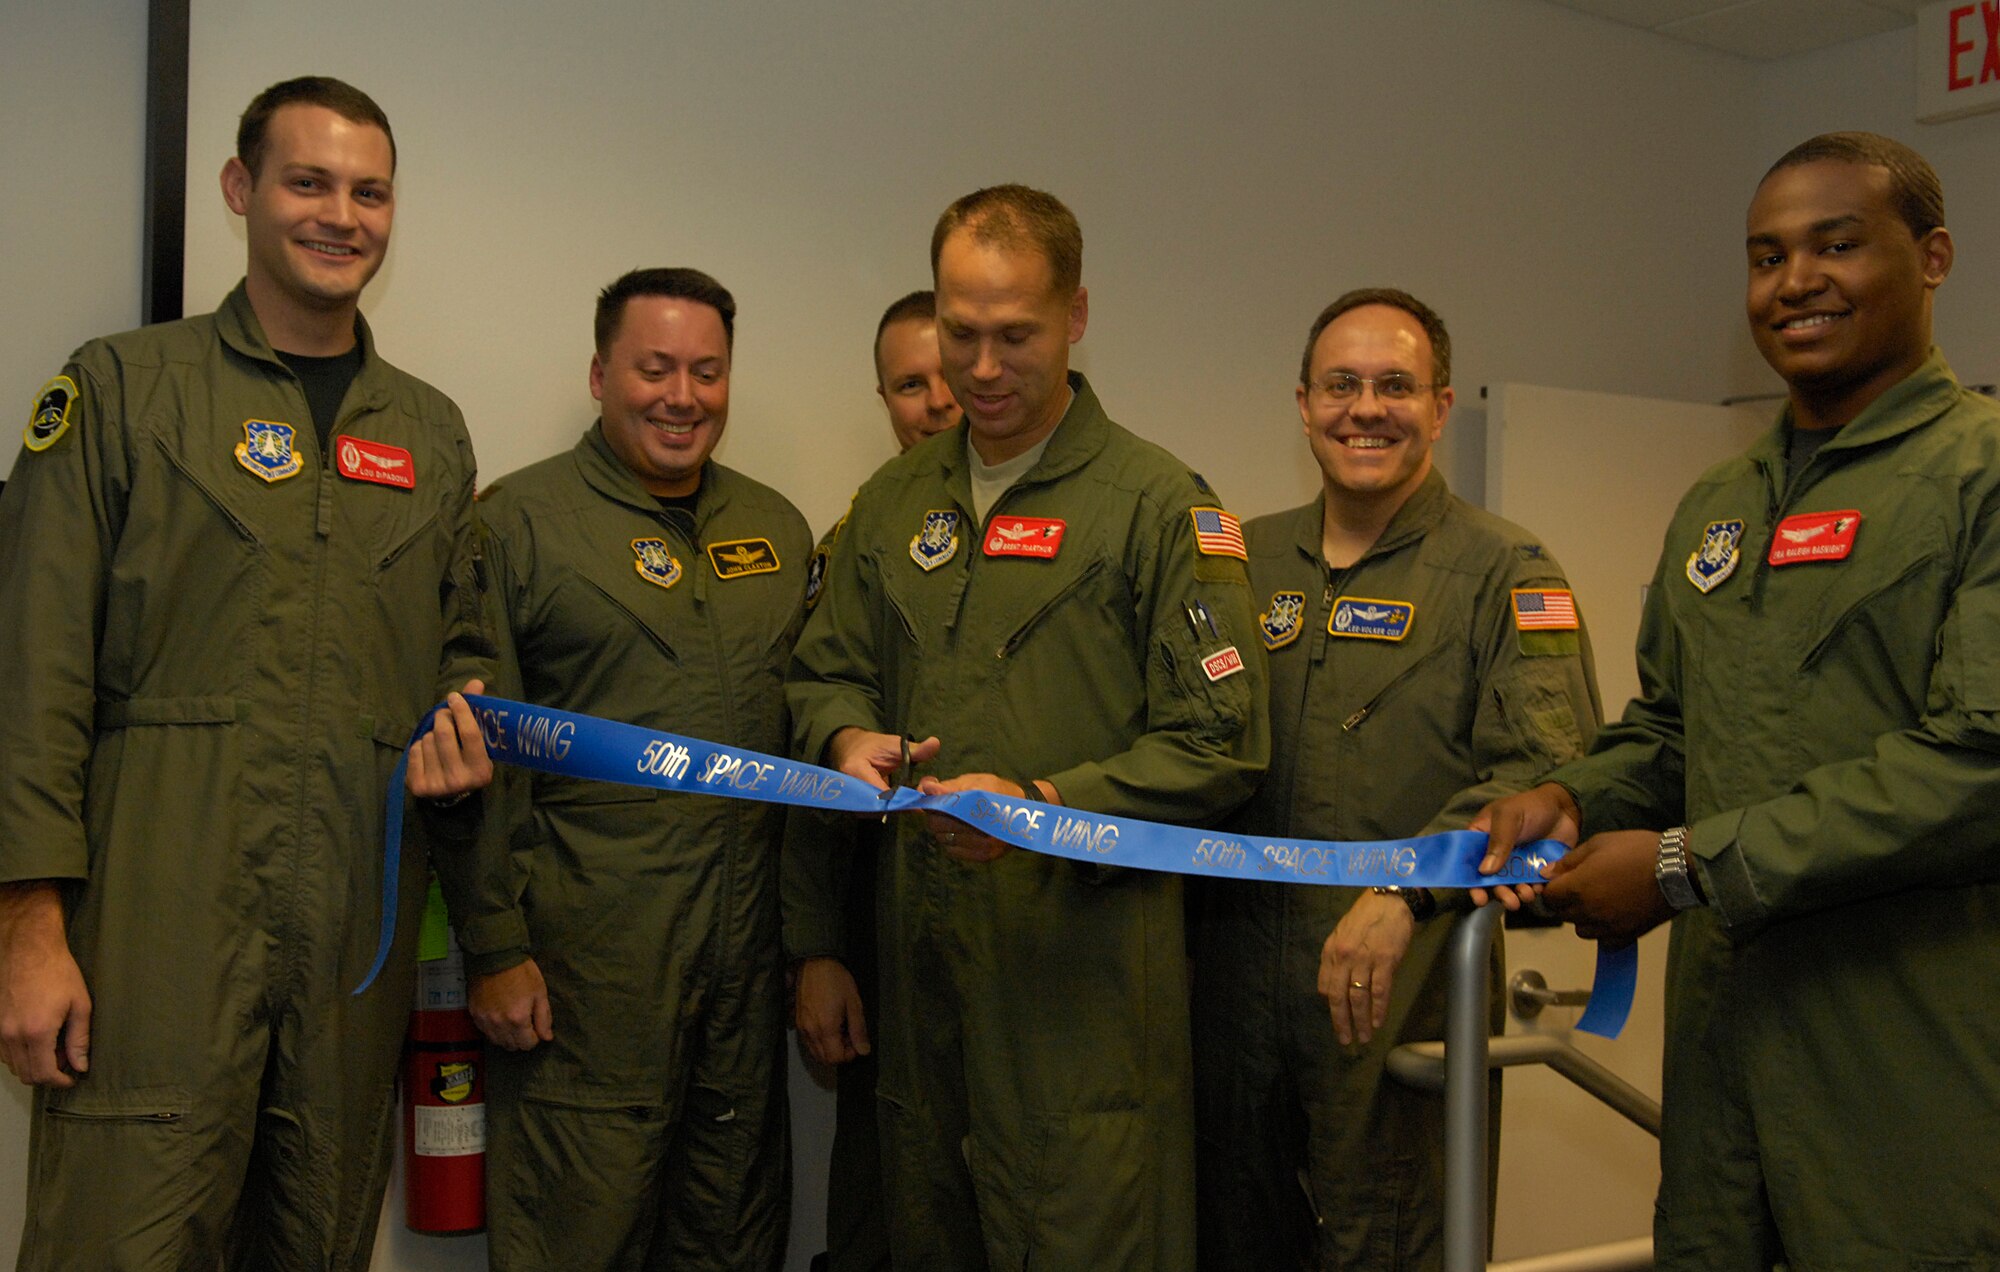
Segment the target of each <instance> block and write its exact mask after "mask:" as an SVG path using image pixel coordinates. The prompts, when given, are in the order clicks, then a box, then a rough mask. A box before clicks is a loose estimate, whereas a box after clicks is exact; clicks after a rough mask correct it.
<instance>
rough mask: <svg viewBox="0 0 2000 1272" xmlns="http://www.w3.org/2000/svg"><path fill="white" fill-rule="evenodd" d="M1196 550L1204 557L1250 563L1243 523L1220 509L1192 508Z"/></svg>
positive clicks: (1191, 514)
mask: <svg viewBox="0 0 2000 1272" xmlns="http://www.w3.org/2000/svg"><path fill="white" fill-rule="evenodd" d="M1188 515H1189V516H1190V517H1193V518H1194V548H1195V551H1197V552H1199V553H1201V554H1202V555H1203V556H1232V557H1235V558H1236V559H1237V560H1239V561H1248V560H1249V559H1250V551H1249V549H1248V548H1246V547H1245V546H1244V545H1243V523H1242V522H1241V521H1238V520H1237V519H1236V518H1235V517H1234V516H1233V515H1231V514H1230V513H1227V512H1224V511H1223V510H1222V509H1220V508H1192V509H1189V510H1188Z"/></svg>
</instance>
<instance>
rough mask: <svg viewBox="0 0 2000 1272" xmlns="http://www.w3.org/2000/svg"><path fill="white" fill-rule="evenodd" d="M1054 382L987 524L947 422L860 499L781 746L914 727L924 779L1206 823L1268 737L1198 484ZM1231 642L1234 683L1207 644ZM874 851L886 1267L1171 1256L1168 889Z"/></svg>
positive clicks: (1243, 622) (898, 827)
mask: <svg viewBox="0 0 2000 1272" xmlns="http://www.w3.org/2000/svg"><path fill="white" fill-rule="evenodd" d="M1070 386H1071V388H1072V389H1073V390H1074V392H1075V395H1076V397H1075V401H1074V402H1073V403H1072V404H1071V406H1070V408H1069V410H1068V413H1067V414H1066V415H1065V416H1064V419H1063V421H1062V423H1061V424H1060V425H1059V427H1058V428H1057V429H1056V431H1055V433H1054V434H1053V435H1052V437H1051V439H1050V441H1049V443H1048V448H1047V450H1046V451H1045V452H1044V453H1043V455H1042V457H1041V459H1040V460H1039V461H1038V462H1037V463H1036V464H1035V466H1034V467H1033V468H1032V469H1031V470H1029V472H1028V473H1027V474H1026V475H1025V476H1024V477H1022V478H1021V479H1020V481H1019V482H1018V483H1017V484H1015V485H1014V486H1013V487H1012V488H1011V489H1009V490H1008V491H1007V492H1006V493H1005V494H1004V495H1002V496H1001V498H1000V500H999V501H998V502H997V503H996V504H995V505H994V506H993V508H992V509H991V510H990V513H989V516H988V519H987V523H986V527H985V528H981V527H979V526H975V525H974V524H972V517H971V513H970V511H969V510H970V506H971V484H970V479H969V477H968V470H967V460H966V436H967V435H966V432H965V429H964V426H961V427H960V428H959V429H958V430H957V431H954V432H951V433H947V434H941V435H939V436H937V437H935V438H933V439H931V440H929V441H926V442H922V443H919V444H918V445H917V446H916V447H914V448H913V449H912V450H911V451H910V452H909V453H907V454H905V455H904V456H902V457H901V458H899V459H896V460H892V461H891V462H890V463H889V464H887V465H886V466H884V467H883V468H882V469H881V471H879V472H878V473H877V474H876V475H875V476H874V477H873V478H872V479H870V481H869V482H868V483H867V484H866V485H865V486H863V487H862V489H861V492H860V494H859V495H858V496H857V497H856V499H855V503H854V508H853V511H852V512H851V513H850V514H849V516H848V522H847V528H846V530H845V531H843V532H842V534H841V536H840V539H839V541H838V542H837V543H836V544H835V547H834V552H833V560H832V564H831V567H830V568H829V570H828V573H827V580H826V589H825V593H824V595H822V596H821V597H820V600H819V604H818V608H817V609H816V610H815V611H814V613H813V615H812V618H811V620H810V621H809V622H808V623H807V625H806V632H805V635H804V636H803V637H802V638H801V639H800V642H799V649H798V653H797V655H796V657H795V659H794V661H793V666H792V671H791V675H790V680H789V683H788V692H789V696H790V699H791V703H792V711H793V716H794V719H795V721H796V724H795V736H796V738H797V742H798V752H799V754H801V755H804V756H806V757H809V758H813V759H819V758H822V757H823V756H824V754H825V750H826V745H827V741H828V739H829V738H830V737H831V736H832V735H833V734H834V733H835V732H836V731H837V730H839V729H840V728H843V727H846V726H850V725H852V726H858V727H860V728H864V729H869V730H878V731H882V732H887V733H899V732H900V733H904V734H907V735H909V736H911V737H915V738H923V737H927V736H930V735H932V734H935V735H937V736H938V737H939V738H940V739H942V741H943V746H944V750H943V752H942V754H941V755H940V756H939V757H938V759H937V760H936V761H935V763H933V764H932V765H930V766H929V767H928V771H930V772H935V773H937V774H940V775H943V776H952V775H956V774H959V773H967V772H991V773H996V774H999V775H1001V776H1003V777H1006V778H1008V779H1009V780H1013V781H1022V780H1026V779H1037V778H1038V779H1042V780H1045V781H1047V782H1049V783H1051V784H1052V785H1053V786H1054V787H1055V788H1056V790H1057V791H1058V792H1059V794H1060V796H1061V798H1062V800H1063V801H1064V802H1065V803H1067V804H1070V805H1072V806H1075V807H1077V808H1083V809H1089V810H1093V811H1096V812H1102V813H1110V814H1114V815H1125V816H1134V817H1142V818H1149V819H1153V820H1160V821H1170V822H1190V823H1199V822H1206V821H1212V820H1213V819H1215V818H1217V817H1219V816H1220V815H1222V814H1223V813H1225V812H1227V811H1228V810H1229V809H1231V808H1233V807H1234V806H1235V805H1237V804H1238V803H1240V802H1241V801H1242V800H1243V799H1244V798H1245V797H1246V796H1248V794H1249V793H1250V791H1251V789H1252V788H1253V787H1254V785H1255V783H1256V779H1257V777H1258V775H1259V774H1260V773H1261V772H1262V771H1263V767H1264V764H1265V762H1266V760H1267V758H1268V754H1269V732H1268V728H1267V726H1266V723H1265V720H1264V716H1263V713H1262V711H1261V709H1260V708H1261V704H1262V702H1263V696H1264V659H1263V652H1262V649H1261V647H1260V646H1259V645H1258V644H1257V642H1256V635H1255V633H1256V626H1255V623H1256V619H1255V615H1254V611H1253V606H1252V605H1251V601H1250V591H1249V587H1248V585H1247V580H1246V577H1245V574H1244V571H1243V563H1242V561H1241V560H1240V559H1239V558H1238V557H1236V556H1232V555H1226V554H1223V550H1222V549H1221V548H1219V547H1217V546H1216V540H1214V539H1210V540H1208V541H1207V542H1208V544H1209V549H1210V550H1207V551H1205V550H1203V548H1202V547H1201V546H1199V545H1198V541H1197V535H1196V525H1195V518H1194V517H1193V515H1192V514H1193V512H1194V510H1196V509H1201V508H1207V507H1212V506H1213V505H1214V504H1215V503H1216V500H1215V497H1214V495H1213V494H1212V493H1211V492H1210V491H1209V490H1208V489H1207V486H1206V484H1205V483H1203V482H1202V481H1201V480H1200V479H1199V478H1198V477H1195V476H1193V475H1192V474H1190V473H1189V472H1188V470H1187V469H1186V468H1185V467H1184V466H1182V465H1181V464H1179V463H1177V462H1176V461H1175V460H1174V459H1173V457H1172V456H1170V455H1168V454H1166V452H1164V451H1162V450H1160V449H1159V448H1158V447H1156V446H1153V445H1151V444H1150V443H1146V442H1143V441H1140V440H1139V439H1138V438H1136V437H1134V436H1132V435H1131V434H1130V433H1128V432H1126V431H1125V430H1124V429H1122V428H1119V427H1118V426H1117V425H1115V424H1113V423H1112V422H1111V420H1110V419H1109V418H1107V417H1106V416H1105V414H1104V410H1103V408H1102V407H1101V406H1100V405H1099V404H1098V401H1097V397H1096V395H1095V394H1094V393H1092V392H1091V390H1090V387H1089V385H1088V384H1086V383H1085V382H1084V380H1083V377H1081V376H1079V375H1076V374H1074V373H1072V374H1071V376H1070ZM1016 518H1033V519H1042V520H1041V521H1040V522H1039V523H1027V525H1026V527H1025V528H1028V529H1032V530H1033V531H1034V534H1033V535H1031V536H1026V537H1027V538H1028V539H1029V541H1030V542H1032V543H1034V544H1037V545H1043V546H1040V547H1038V548H1037V549H1036V550H1037V551H1038V552H1041V553H1042V555H1035V556H1029V555H1003V554H1004V553H1009V552H1011V551H1013V549H1011V548H1009V547H1008V546H1006V545H1005V544H1001V543H1000V542H999V541H1000V540H1001V539H1002V538H1003V537H1004V536H1002V535H1001V533H1000V531H1001V530H1002V529H1008V530H1012V531H1019V530H1022V529H1023V528H1024V523H1021V522H1018V521H1016V520H1015V519H1016ZM1055 523H1060V524H1059V525H1057V524H1055ZM1051 540H1053V542H1051ZM1010 542H1011V541H1010ZM1196 606H1205V607H1206V608H1205V613H1206V615H1207V618H1206V619H1197V618H1195V617H1194V615H1193V614H1192V613H1191V610H1192V609H1193V608H1194V607H1196ZM1211 626H1212V628H1213V630H1210V627H1211ZM1231 647H1234V648H1235V649H1236V650H1237V651H1238V655H1237V656H1239V657H1240V659H1241V669H1240V670H1237V671H1235V672H1233V673H1230V672H1228V670H1227V668H1228V666H1229V665H1231V664H1230V663H1229V661H1228V659H1227V658H1226V657H1225V658H1224V659H1221V660H1213V656H1215V655H1218V654H1222V653H1223V651H1225V650H1227V649H1229V648H1231ZM1204 660H1211V661H1210V662H1209V666H1210V668H1211V669H1212V671H1213V672H1214V678H1211V675H1210V674H1209V673H1208V672H1205V671H1204ZM879 865H880V867H881V873H880V881H879V884H878V889H877V902H878V904H877V909H876V916H877V920H878V922H879V923H880V925H881V935H880V941H879V948H880V951H881V976H882V989H881V1015H882V1020H883V1029H882V1034H883V1038H882V1042H883V1045H882V1047H881V1052H880V1054H881V1058H882V1069H881V1079H880V1084H879V1087H878V1091H877V1094H878V1112H879V1113H880V1115H881V1132H882V1145H883V1156H884V1162H885V1184H886V1189H887V1194H888V1205H889V1236H890V1246H891V1251H892V1253H893V1255H894V1258H895V1260H896V1262H897V1263H898V1264H899V1265H902V1266H908V1267H913V1268H924V1269H959V1268H983V1267H986V1266H988V1265H989V1264H990V1265H991V1266H994V1267H1020V1266H1022V1265H1023V1264H1024V1262H1031V1263H1032V1264H1033V1266H1036V1267H1050V1268H1091V1269H1116V1268H1162V1269H1170V1268H1187V1267H1191V1266H1192V1265H1193V1261H1194V1231H1193V1229H1194V1224H1193V1215H1194V1196H1193V1193H1194V1189H1193V1182H1194V1181H1193V1142H1192V1141H1193V1134H1192V1131H1193V1128H1192V1121H1193V1114H1192V1107H1191V1094H1190V1085H1189V1084H1190V1072H1189V1068H1190V1056H1189V1041H1188V1016H1187V961H1186V949H1185V944H1184V921H1183V917H1182V913H1181V888H1180V880H1179V878H1178V877H1177V876H1174V875H1168V874H1159V873H1152V872H1146V871H1119V870H1110V869H1105V868H1102V867H1093V866H1090V865H1087V864H1079V863H1076V862H1071V861H1064V860H1060V859H1057V858H1053V857H1047V856H1041V855H1037V854H1035V853H1032V852H1025V851H1023V852H1011V853H1008V854H1006V855H1004V856H1002V857H1001V858H999V859H998V860H997V861H994V862H991V863H988V864H985V865H969V864H966V863H963V862H959V861H956V860H953V859H952V858H950V857H949V856H947V855H946V854H945V853H944V852H943V851H942V850H941V849H940V848H939V847H938V846H937V845H936V844H935V843H934V842H932V841H931V840H930V838H929V837H928V836H927V835H926V834H925V832H924V823H923V821H922V819H921V818H915V817H911V818H899V819H898V820H897V822H896V823H895V825H894V827H893V841H892V843H891V844H890V845H889V848H888V850H887V851H885V852H884V853H883V855H882V856H881V857H880V859H879Z"/></svg>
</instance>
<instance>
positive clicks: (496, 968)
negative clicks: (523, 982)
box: [465, 945, 528, 976]
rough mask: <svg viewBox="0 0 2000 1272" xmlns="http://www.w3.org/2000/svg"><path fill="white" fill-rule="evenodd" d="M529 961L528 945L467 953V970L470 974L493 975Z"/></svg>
mask: <svg viewBox="0 0 2000 1272" xmlns="http://www.w3.org/2000/svg"><path fill="white" fill-rule="evenodd" d="M527 961H528V947H527V946H525V945H523V946H518V947H516V948H514V949H509V950H488V951H487V952H486V953H484V954H468V955H466V956H465V970H466V974H467V975H470V976H491V975H493V973H495V972H504V971H506V970H507V969H508V968H510V967H519V966H520V965H521V964H523V963H525V962H527Z"/></svg>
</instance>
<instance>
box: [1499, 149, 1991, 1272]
mask: <svg viewBox="0 0 2000 1272" xmlns="http://www.w3.org/2000/svg"><path fill="white" fill-rule="evenodd" d="M1748 230H1749V233H1748V239H1747V249H1748V251H1747V254H1748V259H1749V286H1748V296H1747V304H1746V308H1747V310H1748V314H1749V318H1750V331H1751V335H1752V337H1753V338H1754V339H1755V341H1756V343H1757V347H1758V350H1759V351H1760V352H1761V353H1762V354H1763V355H1764V359H1765V361H1767V362H1768V363H1770V364H1771V367H1772V369H1773V370H1775V371H1777V373H1778V374H1779V375H1780V376H1781V377H1783V379H1784V381H1785V384H1786V386H1787V388H1788V390H1789V394H1788V397H1787V401H1786V404H1785V407H1784V409H1783V411H1781V412H1780V414H1779V417H1778V423H1777V426H1776V427H1775V428H1774V429H1772V430H1771V432H1770V433H1768V434H1766V435H1765V437H1764V438H1763V439H1762V440H1760V441H1759V442H1757V443H1756V444H1755V445H1753V446H1752V447H1751V448H1750V450H1749V451H1748V452H1747V453H1746V454H1745V455H1743V456H1742V457H1741V458H1738V459H1734V460H1730V461H1728V462H1726V463H1724V464H1721V465H1718V466H1717V467H1715V468H1712V469H1710V470H1709V471H1708V472H1707V473H1706V474H1704V475H1703V477H1702V479H1701V480H1700V481H1699V482H1697V483H1696V484H1695V486H1694V488H1693V489H1692V490H1690V491H1689V492H1688V493H1687V495H1686V496H1685V497H1684V498H1683V499H1682V501H1681V505H1680V508H1679V509H1678V510H1677V511H1676V512H1675V514H1674V518H1673V521H1672V523H1671V525H1670V526H1669V527H1668V529H1667V536H1666V544H1665V547H1664V549H1663V550H1662V553H1661V556H1660V564H1659V569H1658V571H1657V572H1656V574H1655V575H1654V578H1653V584H1652V588H1651V590H1650V591H1649V592H1648V594H1647V601H1646V610H1645V615H1644V618H1643V619H1642V621H1641V625H1640V630H1639V680H1640V693H1639V696H1638V697H1637V698H1636V699H1634V700H1633V702H1632V704H1631V705H1630V706H1629V707H1628V708H1627V709H1626V712H1625V716H1624V718H1623V719H1622V720H1620V721H1619V722H1618V723H1616V724H1614V725H1609V726H1607V727H1606V728H1605V729H1604V731H1603V732H1602V733H1600V734H1599V735H1598V737H1597V742H1596V745H1595V746H1594V747H1593V748H1592V750H1591V753H1590V754H1589V755H1588V756H1587V757H1585V758H1584V759H1581V760H1578V761H1576V762H1574V763H1572V764H1568V765H1565V766H1563V767H1562V768H1559V769H1557V770H1556V771H1555V772H1554V773H1552V774H1550V775H1549V777H1548V781H1547V782H1546V783H1545V784H1544V785H1540V786H1537V787H1535V788H1533V789H1532V790H1530V791H1527V792H1525V793H1523V794H1520V795H1516V796H1512V797H1509V798H1507V799H1505V800H1502V801H1500V802H1498V803H1496V804H1494V805H1492V806H1491V807H1490V808H1488V809H1487V810H1485V811H1484V812H1482V813H1481V815H1480V818H1479V820H1478V821H1476V822H1475V823H1474V824H1475V825H1476V826H1480V827H1482V828H1484V827H1486V826H1490V827H1491V831H1492V835H1493V843H1492V851H1493V853H1494V854H1496V855H1497V854H1498V853H1500V852H1502V851H1504V850H1505V849H1507V848H1508V847H1509V846H1511V845H1512V844H1513V843H1515V842H1516V841H1518V840H1520V839H1524V838H1536V837H1542V836H1554V837H1556V838H1560V839H1562V840H1564V841H1565V842H1569V843H1577V842H1578V841H1581V846H1580V847H1579V848H1578V849H1577V850H1576V851H1575V852H1573V853H1571V854H1570V855H1569V856H1567V857H1565V858H1564V859H1563V860H1562V861H1560V862H1558V863H1556V864H1555V866H1554V867H1553V868H1552V869H1551V870H1550V871H1548V872H1547V873H1548V874H1549V883H1548V885H1547V891H1546V898H1547V902H1548V905H1549V907H1550V908H1551V909H1552V910H1554V911H1555V912H1556V913H1557V914H1560V915H1562V916H1563V917H1565V918H1568V919H1572V920H1573V921H1574V922H1575V923H1576V928H1577V932H1578V934H1579V935H1582V936H1586V937H1595V938H1598V939H1601V940H1605V941H1610V942H1618V943H1626V942H1630V941H1633V940H1635V939H1637V938H1638V937H1639V936H1640V935H1641V934H1643V933H1644V932H1646V931H1648V930H1650V929H1651V928H1653V927H1654V926H1656V925H1658V924H1660V923H1662V922H1666V921H1667V920H1669V919H1671V920H1672V921H1673V929H1672V939H1671V943H1670V950H1671V952H1670V954H1669V958H1668V965H1667V1019H1666V1024H1667V1040H1666V1063H1665V1070H1664V1074H1663V1093H1664V1100H1663V1120H1662V1126H1661V1135H1660V1166H1661V1171H1660V1194H1659V1201H1658V1204H1657V1206H1656V1208H1655V1212H1654V1213H1655V1219H1654V1248H1655V1258H1656V1260H1657V1266H1658V1267H1660V1268H1662V1269H1697V1268H1698V1269H1703V1270H1704V1272H1732V1270H1734V1269H1744V1270H1745V1272H1749V1270H1751V1269H1760V1270H1761V1269H1766V1268H1772V1267H1776V1266H1789V1267H1792V1268H1800V1269H1803V1268H1813V1269H1828V1270H1831V1272H1839V1270H1842V1269H1856V1270H1858V1269H1871V1270H1872V1269H1915V1268H1943V1267H1951V1268H1968V1269H1971V1268H1994V1267H2000V1255H1996V1253H1995V1252H1996V1251H2000V1206H1995V1204H1994V1193H1993V1188H1994V1181H1995V1180H1996V1179H2000V1013H1996V1012H1995V1011H1994V1009H1993V1004H1994V1001H1995V997H1996V995H2000V865H1996V864H1995V863H1996V861H2000V836H1996V833H1995V830H1994V816H1993V814H1994V810H1995V809H1996V808H2000V410H1997V409H1996V408H1995V407H1994V405H1993V403H1992V402H1990V401H1989V400H1987V399H1985V398H1982V397H1980V396H1978V395H1977V394H1974V393H1970V392H1968V391H1966V390H1965V389H1964V388H1962V387H1961V386H1960V385H1959V383H1958V381H1957V380H1956V379H1955V378H1953V376H1952V374H1951V371H1950V370H1949V369H1948V368H1947V367H1946V365H1945V361H1944V357H1943V355H1942V354H1940V353H1939V352H1938V351H1937V350H1936V349H1935V348H1933V347H1932V345H1931V307H1932V300H1933V296H1934V293H1935V291H1936V289H1937V288H1938V287H1939V286H1940V285H1941V284H1942V283H1943V282H1944V280H1945V277H1946V275H1947V274H1948V273H1949V272H1950V269H1951V264H1952V253H1953V247H1952V240H1951V235H1950V234H1949V233H1948V232H1947V231H1946V230H1945V228H1944V194H1943V189H1942V187H1941V186H1940V184H1939V182H1938V179H1937V176H1936V174H1935V173H1934V172H1932V171H1931V168H1930V165H1929V164H1927V163H1925V162H1924V160H1923V158H1922V157H1921V156H1920V155H1918V154H1917V153H1916V152H1914V151H1912V150H1910V149H1909V148H1908V147H1907V146H1904V145H1902V144H1900V143H1898V142H1895V141H1891V140H1889V139H1888V138H1885V137H1878V136H1875V135H1873V134H1869V133H1831V134H1826V135H1823V136H1820V137H1815V138H1813V139H1811V140H1809V141H1806V142H1804V143H1802V144H1800V145H1799V146H1797V147H1795V148H1793V149H1792V150H1791V151H1790V152H1788V153H1787V154H1786V155H1785V156H1784V157H1783V158H1781V159H1779V160H1778V162H1777V163H1776V164H1775V165H1774V166H1773V167H1772V168H1771V170H1770V171H1769V172H1768V173H1766V174H1765V176H1764V179H1763V181H1762V183H1761V184H1759V185H1758V187H1757V192H1756V195H1755V197H1754V198H1753V199H1752V200H1751V203H1750V213H1749V225H1748ZM1485 864H1486V867H1487V868H1493V867H1495V866H1496V864H1497V863H1496V862H1495V861H1494V859H1493V858H1492V857H1489V859H1488V861H1487V862H1486V863H1485ZM1499 891H1500V896H1501V899H1502V900H1503V901H1504V902H1506V903H1509V904H1515V903H1518V901H1519V899H1520V897H1519V893H1518V892H1517V891H1515V890H1512V889H1501V890H1499Z"/></svg>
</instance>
